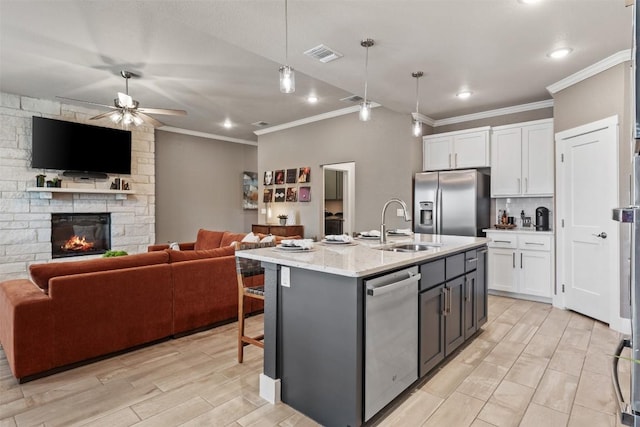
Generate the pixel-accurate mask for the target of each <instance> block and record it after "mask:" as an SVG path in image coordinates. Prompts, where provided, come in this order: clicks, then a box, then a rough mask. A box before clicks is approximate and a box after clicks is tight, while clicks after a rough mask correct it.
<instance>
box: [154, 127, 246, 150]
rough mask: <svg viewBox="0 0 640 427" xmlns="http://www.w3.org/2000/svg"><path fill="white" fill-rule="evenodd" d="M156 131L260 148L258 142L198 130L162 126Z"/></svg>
mask: <svg viewBox="0 0 640 427" xmlns="http://www.w3.org/2000/svg"><path fill="white" fill-rule="evenodd" d="M156 129H157V130H164V131H167V132H173V133H181V134H183V135H191V136H199V137H200V138H207V139H217V140H219V141H228V142H236V143H238V144H246V145H253V146H255V147H257V146H258V143H257V142H256V141H249V140H248V139H240V138H230V137H228V136H222V135H216V134H213V133H207V132H199V131H196V130H189V129H182V128H175V127H173V126H160V127H159V128H156Z"/></svg>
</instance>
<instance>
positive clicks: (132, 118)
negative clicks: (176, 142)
mask: <svg viewBox="0 0 640 427" xmlns="http://www.w3.org/2000/svg"><path fill="white" fill-rule="evenodd" d="M120 75H121V76H122V77H123V78H124V79H125V92H124V93H122V92H118V97H117V98H115V99H114V100H113V104H114V105H105V104H97V103H95V102H90V101H83V100H81V99H73V98H65V97H62V96H57V97H56V98H60V99H66V100H68V101H75V102H82V103H85V104H91V105H97V106H99V107H105V108H109V109H111V110H112V111H107V112H106V113H102V114H98V115H97V116H93V117H91V118H90V120H99V119H102V118H105V117H108V118H110V119H111V120H112V121H113V122H114V123H120V122H122V124H124V125H125V126H128V125H130V124H134V125H135V126H140V125H141V124H143V123H147V124H150V125H152V126H154V127H158V126H162V125H163V123H162V122H161V121H159V120H156V119H154V118H153V117H151V116H150V115H149V114H168V115H172V116H186V115H187V112H186V111H184V110H172V109H166V108H142V107H139V106H138V105H139V103H138V101H136V100H135V99H133V98H132V97H131V96H130V95H129V79H130V78H132V77H137V76H136V75H135V74H134V73H132V72H131V71H125V70H122V71H120Z"/></svg>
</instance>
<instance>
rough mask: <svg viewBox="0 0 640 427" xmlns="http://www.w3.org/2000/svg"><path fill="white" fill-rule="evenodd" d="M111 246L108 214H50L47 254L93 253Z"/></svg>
mask: <svg viewBox="0 0 640 427" xmlns="http://www.w3.org/2000/svg"><path fill="white" fill-rule="evenodd" d="M109 249H111V214H109V213H54V214H51V257H52V258H63V257H72V256H83V255H96V254H102V253H105V252H106V251H108V250H109Z"/></svg>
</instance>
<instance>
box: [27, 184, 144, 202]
mask: <svg viewBox="0 0 640 427" xmlns="http://www.w3.org/2000/svg"><path fill="white" fill-rule="evenodd" d="M27 192H30V193H40V198H41V199H52V198H53V193H74V194H114V195H115V196H116V200H126V199H127V196H128V195H129V194H136V193H135V192H134V191H133V190H110V189H102V188H69V187H64V188H57V187H29V188H27Z"/></svg>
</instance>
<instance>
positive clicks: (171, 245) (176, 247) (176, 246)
mask: <svg viewBox="0 0 640 427" xmlns="http://www.w3.org/2000/svg"><path fill="white" fill-rule="evenodd" d="M169 249H171V250H172V251H179V250H180V245H179V244H178V242H171V243H169Z"/></svg>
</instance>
